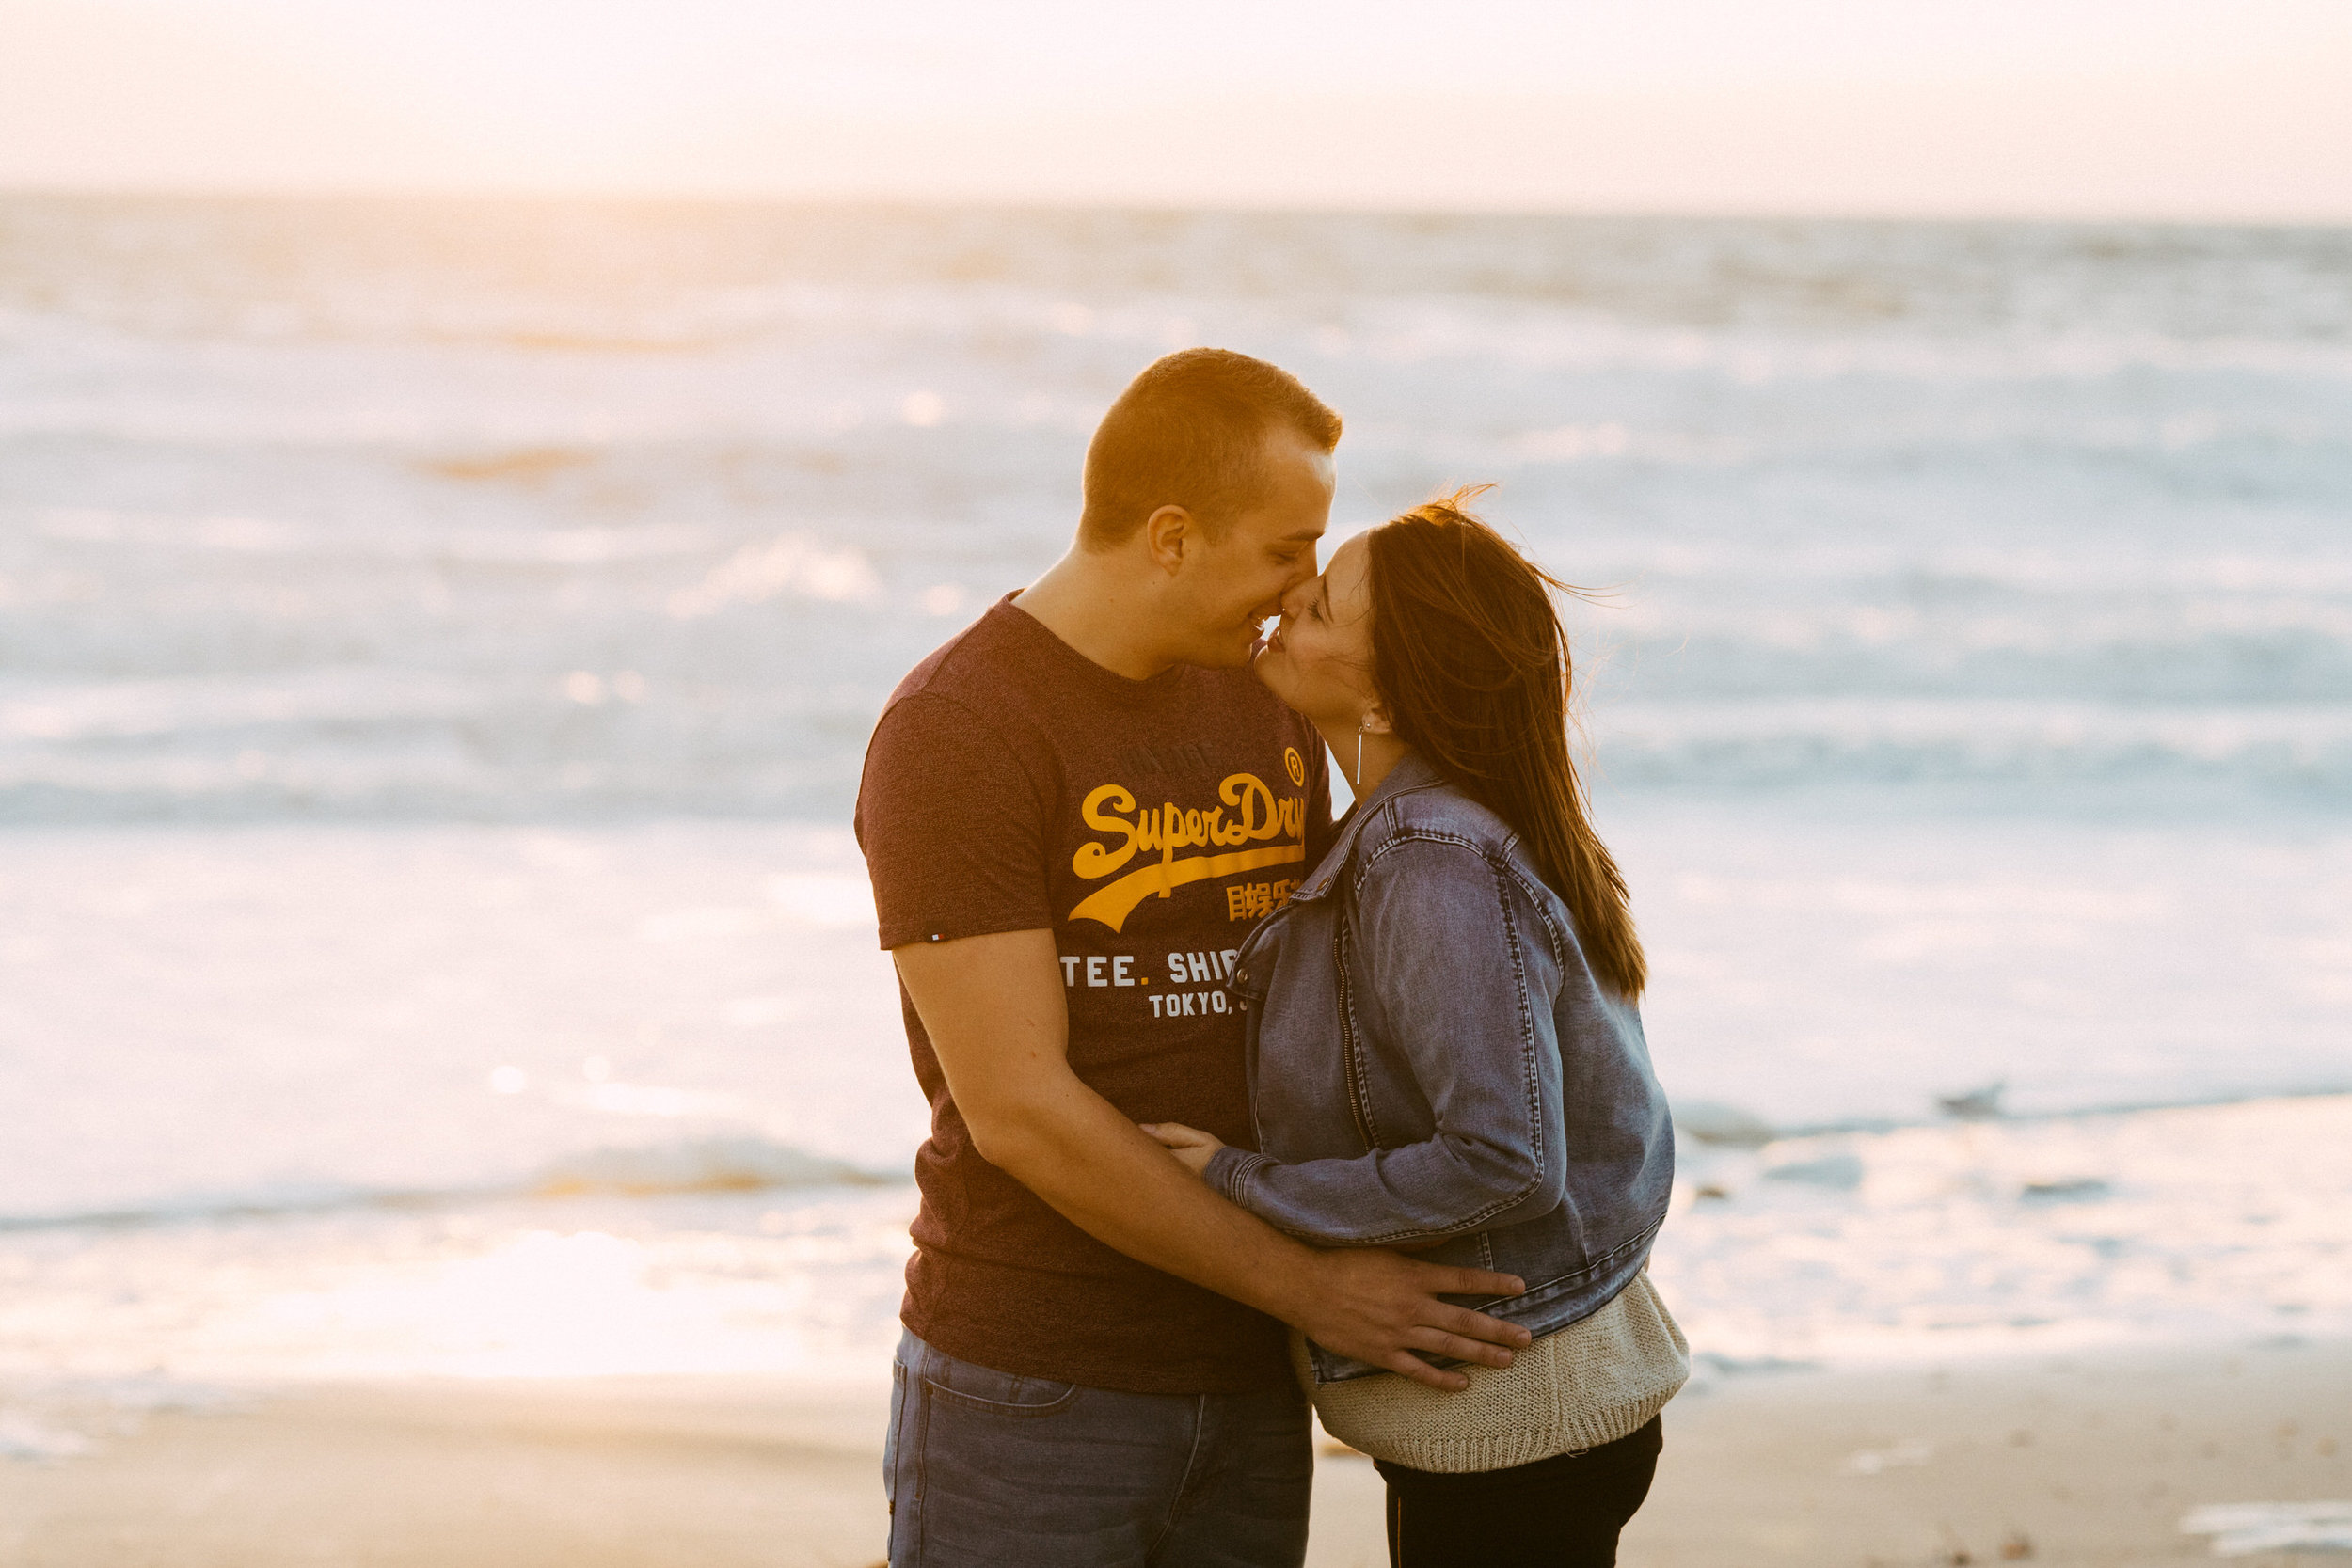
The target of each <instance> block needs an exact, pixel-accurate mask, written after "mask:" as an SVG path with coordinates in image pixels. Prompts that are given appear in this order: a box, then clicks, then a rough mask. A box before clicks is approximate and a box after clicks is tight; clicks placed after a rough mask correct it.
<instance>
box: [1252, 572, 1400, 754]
mask: <svg viewBox="0 0 2352 1568" xmlns="http://www.w3.org/2000/svg"><path fill="white" fill-rule="evenodd" d="M1254 668H1255V669H1256V670H1257V672H1258V678H1259V679H1260V680H1262V681H1263V682H1265V684H1266V686H1267V688H1268V689H1270V690H1272V691H1273V693H1274V694H1275V695H1276V696H1278V697H1279V698H1281V699H1282V701H1284V702H1286V703H1288V704H1289V705H1291V706H1292V707H1294V708H1296V709H1297V710H1298V711H1299V712H1300V713H1302V714H1304V715H1306V716H1307V717H1308V718H1309V719H1311V720H1313V721H1315V722H1317V723H1319V724H1324V725H1327V726H1338V727H1341V728H1344V729H1351V730H1352V729H1354V728H1355V727H1356V726H1357V724H1358V722H1359V721H1360V720H1361V719H1362V717H1363V716H1364V714H1365V713H1367V712H1368V711H1370V710H1371V709H1372V708H1373V707H1375V706H1376V705H1377V704H1378V700H1379V699H1378V696H1377V694H1376V693H1375V689H1374V687H1373V684H1372V550H1371V547H1370V546H1367V545H1366V544H1365V543H1364V536H1363V535H1362V534H1360V533H1359V534H1358V535H1357V536H1356V537H1355V538H1353V539H1350V540H1349V541H1348V542H1347V543H1346V544H1344V545H1342V546H1340V547H1339V548H1338V549H1336V550H1334V551H1333V552H1332V553H1331V562H1330V564H1329V565H1327V566H1326V567H1325V568H1324V570H1323V575H1322V576H1321V577H1319V578H1308V579H1307V580H1306V581H1305V582H1302V583H1300V584H1299V585H1298V586H1297V587H1295V588H1294V589H1292V590H1291V591H1290V592H1289V593H1288V594H1284V595H1283V598H1282V624H1281V625H1280V626H1278V627H1276V628H1275V632H1274V635H1273V636H1272V637H1271V638H1269V639H1268V640H1267V641H1266V645H1265V648H1264V650H1263V652H1261V653H1260V654H1259V655H1258V658H1257V662H1256V665H1255V666H1254Z"/></svg>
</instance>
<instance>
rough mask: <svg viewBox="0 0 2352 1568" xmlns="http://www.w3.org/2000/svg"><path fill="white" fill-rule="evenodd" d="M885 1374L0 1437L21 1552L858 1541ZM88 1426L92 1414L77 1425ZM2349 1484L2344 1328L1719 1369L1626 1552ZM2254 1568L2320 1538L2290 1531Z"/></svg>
mask: <svg viewBox="0 0 2352 1568" xmlns="http://www.w3.org/2000/svg"><path fill="white" fill-rule="evenodd" d="M886 1400H887V1394H886V1391H885V1390H883V1389H882V1388H880V1387H879V1386H874V1385H870V1384H864V1385H856V1386H836V1387H811V1386H806V1385H797V1384H796V1385H781V1384H775V1383H764V1382H758V1381H726V1382H722V1381H719V1380H666V1379H629V1380H612V1381H576V1382H547V1383H411V1384H389V1385H376V1386H337V1387H320V1388H311V1389H307V1390H299V1391H281V1392H279V1393H278V1394H276V1395H273V1396H269V1397H257V1398H255V1399H253V1400H251V1401H249V1402H246V1403H245V1404H244V1405H243V1406H242V1407H232V1408H228V1409H224V1410H221V1411H218V1412H215V1413H210V1414H205V1413H194V1412H168V1411H167V1412H162V1413H158V1414H153V1415H151V1416H148V1417H146V1418H144V1419H142V1420H140V1421H139V1422H138V1423H137V1425H136V1427H135V1430H129V1431H123V1432H119V1433H115V1434H113V1435H111V1436H108V1435H103V1434H102V1435H101V1436H100V1438H99V1443H98V1446H97V1448H96V1449H94V1451H92V1452H90V1453H88V1454H87V1455H85V1456H83V1457H79V1458H69V1459H59V1460H54V1461H48V1462H29V1461H15V1462H6V1461H0V1563H5V1564H8V1568H149V1565H153V1568H294V1565H295V1564H301V1565H303V1568H326V1565H343V1564H350V1565H354V1568H358V1565H366V1568H474V1565H479V1568H607V1565H610V1568H657V1565H659V1568H668V1565H672V1564H675V1565H677V1568H686V1565H689V1564H691V1565H694V1568H737V1565H742V1568H751V1565H754V1564H757V1565H759V1568H801V1565H809V1568H818V1565H822V1568H866V1565H869V1564H871V1563H873V1562H875V1561H876V1560H878V1559H879V1558H880V1557H881V1556H882V1540H883V1530H884V1528H885V1520H884V1513H883V1505H882V1495H881V1488H880V1484H879V1481H880V1478H879V1453H880V1429H881V1413H882V1409H883V1407H884V1405H885V1403H886ZM86 1424H87V1423H86ZM2331 1497H2332V1498H2344V1497H2352V1346H2345V1345H2316V1346H2310V1345H2295V1344H2289V1343H2285V1342H2280V1343H2278V1344H2274V1345H2271V1346H2268V1347H2266V1348H2250V1349H2247V1348H2239V1349H2210V1350H2193V1351H2192V1350H2175V1351H2169V1352H2153V1351H2140V1352H2132V1353H2106V1354H2079V1355H2047V1356H2042V1357H2037V1358H2035V1359H2033V1360H2031V1361H2025V1362H2016V1363H2007V1364H1989V1363H1974V1364H1972V1363H1961V1364H1955V1365H1952V1366H1949V1367H1947V1368H1944V1369H1941V1370H1934V1369H1920V1370H1907V1371H1901V1372H1883V1373H1835V1374H1832V1373H1819V1372H1804V1371H1788V1372H1769V1373H1745V1374H1738V1375H1732V1376H1728V1377H1720V1378H1716V1379H1714V1380H1712V1381H1711V1382H1710V1383H1708V1384H1707V1385H1705V1386H1700V1387H1696V1388H1694V1389H1693V1390H1692V1391H1690V1392H1688V1393H1686V1394H1685V1395H1684V1396H1683V1397H1682V1398H1680V1399H1677V1401H1676V1402H1675V1403H1674V1404H1673V1405H1672V1406H1671V1407H1670V1408H1669V1410H1668V1412H1667V1450H1666V1460H1665V1463H1664V1465H1663V1466H1662V1467H1661V1472H1660V1477H1659V1482H1658V1486H1657V1489H1656V1491H1655V1492H1654V1493H1653V1495H1652V1497H1651V1500H1650V1503H1649V1505H1648V1507H1646V1508H1645V1510H1644V1511H1643V1513H1642V1515H1641V1517H1640V1518H1639V1519H1637V1520H1636V1521H1635V1523H1634V1526H1633V1528H1631V1530H1629V1532H1628V1535H1627V1539H1626V1544H1625V1550H1624V1555H1623V1561H1624V1563H1625V1564H1626V1568H1778V1565H1783V1564H1785V1565H1788V1568H1799V1565H1803V1568H1870V1565H1873V1564H1876V1565H1883V1568H1916V1565H1923V1564H1937V1563H1940V1564H1956V1563H1963V1562H1966V1563H1988V1562H2000V1561H2004V1560H2009V1561H2031V1562H2038V1563H2049V1564H2063V1565H2070V1568H2071V1565H2076V1564H2080V1565H2084V1568H2090V1565H2099V1568H2144V1565H2146V1564H2151V1563H2160V1562H2168V1561H2190V1560H2212V1558H2211V1555H2210V1548H2209V1545H2208V1544H2207V1543H2206V1542H2205V1541H2204V1540H2202V1539H2201V1538H2199V1537H2195V1536H2188V1535H2184V1534H2182V1533H2180V1531H2179V1528H2178V1525H2179V1521H2180V1519H2181V1517H2182V1515H2183V1514H2184V1513H2186V1512H2187V1511H2188V1510H2189V1509H2191V1508H2193V1507H2195V1506H2197V1505H2200V1504H2205V1503H2217V1502H2249V1501H2284V1500H2306V1499H2321V1498H2331ZM1378 1499H1379V1482H1378V1479H1377V1477H1375V1475H1374V1474H1373V1471H1372V1467H1371V1465H1369V1464H1367V1463H1366V1462H1365V1461H1363V1460H1361V1459H1360V1458H1354V1457H1349V1456H1347V1455H1344V1454H1338V1453H1334V1454H1328V1455H1327V1456H1326V1457H1325V1458H1324V1460H1323V1461H1322V1466H1321V1471H1320V1474H1319V1477H1318V1482H1317V1497H1316V1513H1315V1529H1314V1541H1313V1545H1312V1548H1311V1553H1310V1561H1311V1563H1313V1564H1315V1565H1316V1568H1350V1565H1357V1564H1361V1565H1364V1568H1375V1565H1377V1564H1379V1563H1381V1562H1382V1561H1383V1560H1384V1554H1383V1552H1382V1548H1381V1545H1380V1539H1379V1517H1378ZM2237 1560H2238V1561H2240V1562H2244V1563H2249V1564H2254V1565H2284V1564H2288V1563H2294V1562H2302V1563H2305V1564H2307V1565H2310V1564H2316V1563H2317V1562H2319V1561H2321V1560H2323V1559H2319V1558H2312V1557H2293V1556H2289V1555H2286V1554H2283V1553H2271V1554H2268V1555H2259V1556H2252V1557H2244V1558H2239V1559H2237Z"/></svg>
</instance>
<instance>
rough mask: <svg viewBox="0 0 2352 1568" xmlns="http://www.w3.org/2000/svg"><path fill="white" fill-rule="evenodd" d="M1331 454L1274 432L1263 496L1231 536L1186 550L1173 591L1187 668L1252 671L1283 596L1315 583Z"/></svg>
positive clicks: (1284, 430)
mask: <svg viewBox="0 0 2352 1568" xmlns="http://www.w3.org/2000/svg"><path fill="white" fill-rule="evenodd" d="M1335 483H1336V482H1335V479H1334V469H1333V466H1332V462H1331V454H1330V453H1329V452H1327V451H1324V450H1323V449H1322V448H1320V447H1318V446H1316V445H1315V444H1314V443H1313V442H1312V441H1310V440H1309V439H1308V438H1307V437H1306V436H1302V435H1300V434H1299V433H1298V432H1296V431H1295V430H1292V429H1289V428H1288V427H1280V426H1278V427H1277V428H1276V429H1274V430H1272V431H1270V432H1268V433H1267V436H1266V447H1265V456H1264V467H1263V478H1262V481H1261V485H1260V489H1259V492H1258V494H1257V497H1256V498H1255V499H1254V500H1253V501H1252V502H1251V503H1250V505H1249V506H1248V509H1247V510H1246V511H1242V512H1239V513H1236V514H1234V515H1233V516H1232V518H1230V519H1229V520H1228V521H1227V523H1226V527H1225V531H1224V533H1223V534H1222V535H1221V536H1220V537H1218V538H1216V539H1210V538H1208V537H1207V536H1206V535H1205V534H1202V535H1200V536H1198V537H1197V538H1195V539H1194V540H1193V541H1191V542H1190V544H1189V545H1188V546H1187V548H1186V552H1185V560H1184V566H1183V568H1182V569H1181V570H1180V571H1179V572H1178V574H1177V579H1176V582H1175V584H1174V585H1173V586H1174V587H1175V588H1176V589H1177V593H1176V594H1175V595H1174V598H1175V600H1176V603H1175V604H1174V605H1173V606H1172V607H1171V608H1174V609H1176V610H1177V611H1178V613H1179V615H1181V617H1182V619H1183V621H1184V627H1183V630H1182V632H1181V634H1180V635H1181V637H1182V640H1183V646H1182V647H1181V648H1180V649H1178V650H1177V651H1176V657H1179V658H1180V659H1182V660H1183V661H1184V663H1186V664H1205V665H1210V666H1214V667H1219V668H1232V667H1236V666H1240V665H1246V664H1248V662H1249V656H1250V654H1251V653H1252V652H1253V651H1254V649H1255V644H1256V642H1257V640H1258V628H1259V627H1260V626H1261V625H1263V623H1264V622H1265V621H1267V620H1268V619H1270V618H1271V617H1273V616H1275V615H1278V614H1279V613H1280V612H1281V609H1282V599H1283V596H1284V595H1285V594H1289V593H1290V591H1291V590H1292V589H1294V588H1295V587H1297V586H1298V585H1299V584H1300V583H1302V582H1306V581H1309V580H1311V579H1312V578H1313V577H1314V576H1315V571H1316V566H1315V544H1316V542H1317V541H1318V540H1320V539H1321V538H1322V537H1323V531H1324V529H1325V528H1326V527H1327V526H1328V525H1329V523H1330V521H1331V494H1332V489H1333V486H1334V484H1335Z"/></svg>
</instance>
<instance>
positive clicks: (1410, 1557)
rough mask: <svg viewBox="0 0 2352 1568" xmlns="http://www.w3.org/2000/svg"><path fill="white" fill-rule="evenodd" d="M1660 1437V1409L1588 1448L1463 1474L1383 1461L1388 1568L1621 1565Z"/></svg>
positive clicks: (1592, 1567)
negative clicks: (1620, 1551) (1636, 1427)
mask: <svg viewBox="0 0 2352 1568" xmlns="http://www.w3.org/2000/svg"><path fill="white" fill-rule="evenodd" d="M1663 1438H1664V1425H1663V1423H1662V1422H1661V1421H1660V1420H1658V1419H1655V1418H1653V1419H1652V1420H1651V1421H1650V1423H1649V1424H1648V1425H1647V1426H1645V1427H1644V1428H1642V1430H1641V1431H1639V1432H1636V1433H1633V1434H1632V1435H1631V1436H1629V1437H1624V1438H1620V1439H1619V1440H1618V1441H1616V1442H1614V1443H1606V1444H1603V1445H1602V1446H1601V1447H1599V1448H1597V1449H1587V1450H1586V1451H1585V1452H1583V1453H1577V1454H1561V1455H1559V1456H1557V1457H1556V1458H1552V1459H1541V1460H1537V1461H1536V1462H1535V1463H1534V1464H1533V1465H1515V1466H1513V1467H1512V1468H1510V1469H1507V1470H1484V1471H1472V1472H1470V1473H1468V1474H1463V1475H1443V1474H1439V1473H1438V1472H1435V1471H1430V1470H1416V1469H1412V1468H1410V1467H1409V1466H1406V1465H1391V1464H1389V1463H1388V1462H1387V1461H1385V1460H1384V1461H1382V1462H1380V1464H1379V1466H1378V1468H1379V1471H1380V1475H1381V1478H1382V1479H1383V1480H1384V1481H1387V1482H1388V1486H1389V1495H1388V1523H1389V1561H1390V1564H1391V1568H1473V1565H1475V1568H1615V1563H1616V1560H1617V1536H1618V1534H1619V1533H1620V1532H1621V1531H1622V1530H1623V1529H1624V1528H1625V1526H1626V1521H1628V1520H1629V1519H1631V1518H1632V1517H1633V1515H1634V1513H1636V1512H1637V1511H1639V1510H1640V1508H1641V1506H1642V1502H1643V1499H1644V1498H1645V1497H1648V1496H1649V1488H1650V1481H1651V1479H1652V1478H1653V1477H1654V1476H1655V1475H1656V1474H1657V1471H1658V1455H1659V1451H1660V1449H1661V1448H1662V1447H1663Z"/></svg>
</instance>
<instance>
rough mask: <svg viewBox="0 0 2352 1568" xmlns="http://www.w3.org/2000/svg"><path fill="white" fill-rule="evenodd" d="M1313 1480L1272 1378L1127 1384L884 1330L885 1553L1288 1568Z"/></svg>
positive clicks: (937, 1564) (963, 1565)
mask: <svg viewBox="0 0 2352 1568" xmlns="http://www.w3.org/2000/svg"><path fill="white" fill-rule="evenodd" d="M1313 1482H1314V1454H1313V1450H1312V1449H1311V1446H1310V1443H1309V1439H1308V1427H1307V1402H1306V1401H1305V1400H1304V1399H1303V1398H1302V1397H1300V1395H1299V1393H1298V1391H1297V1390H1296V1389H1295V1388H1293V1387H1290V1386H1287V1385H1285V1386H1282V1387H1279V1388H1276V1389H1273V1390H1271V1391H1269V1392H1266V1393H1263V1394H1127V1393H1120V1392H1117V1391H1115V1390H1112V1389H1106V1388H1088V1387H1083V1386H1079V1385H1077V1384H1074V1383H1057V1382H1054V1381H1052V1380H1050V1379H1045V1378H1035V1377H1015V1376H1013V1375H1012V1374H1011V1373H1009V1372H1000V1371H996V1370H993V1369H991V1368H987V1367H980V1366H976V1365H974V1364H973V1363H971V1362H969V1361H959V1360H957V1359H956V1358H955V1357H954V1356H952V1355H948V1354H946V1353H944V1352H942V1351H938V1350H935V1349H933V1348H932V1347H931V1346H930V1345H927V1344H925V1343H924V1342H923V1341H922V1340H921V1339H918V1338H915V1337H914V1334H913V1333H912V1332H909V1333H907V1334H906V1335H904V1336H903V1337H902V1338H900V1339H899V1341H898V1360H897V1363H896V1364H895V1365H894V1367H893V1368H892V1370H891V1401H890V1436H889V1440H888V1443H887V1445H886V1446H885V1448H884V1450H883V1454H882V1484H883V1486H884V1488H885V1489H886V1490H887V1492H888V1495H889V1497H890V1568H980V1565H982V1564H998V1563H1002V1564H1007V1565H1018V1568H1297V1565H1298V1564H1299V1563H1300V1562H1302V1561H1303V1560H1305V1558H1306V1555H1307V1499H1308V1496H1309V1492H1310V1490H1311V1487H1312V1485H1313Z"/></svg>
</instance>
